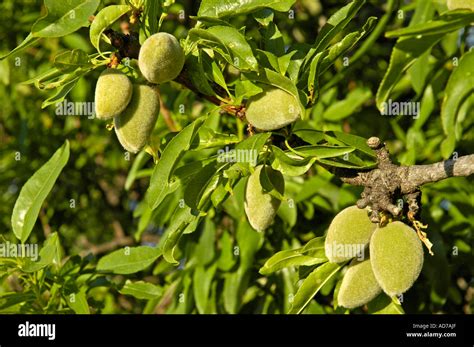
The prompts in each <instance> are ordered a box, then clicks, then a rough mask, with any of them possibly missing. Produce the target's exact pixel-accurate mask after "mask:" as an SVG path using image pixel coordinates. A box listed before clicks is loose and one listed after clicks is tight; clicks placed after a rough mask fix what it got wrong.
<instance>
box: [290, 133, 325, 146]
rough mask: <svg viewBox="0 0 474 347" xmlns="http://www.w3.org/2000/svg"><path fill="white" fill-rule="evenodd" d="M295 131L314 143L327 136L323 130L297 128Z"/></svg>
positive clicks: (303, 138) (308, 141)
mask: <svg viewBox="0 0 474 347" xmlns="http://www.w3.org/2000/svg"><path fill="white" fill-rule="evenodd" d="M293 133H294V134H295V135H296V136H298V137H299V138H300V139H302V140H303V141H305V142H307V143H310V144H312V145H317V144H318V143H320V142H321V141H323V140H324V138H325V134H324V132H323V131H320V130H314V129H295V130H294V131H293Z"/></svg>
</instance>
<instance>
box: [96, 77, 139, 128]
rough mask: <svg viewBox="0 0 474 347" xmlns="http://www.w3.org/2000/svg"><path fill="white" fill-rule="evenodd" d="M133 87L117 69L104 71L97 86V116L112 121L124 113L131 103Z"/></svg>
mask: <svg viewBox="0 0 474 347" xmlns="http://www.w3.org/2000/svg"><path fill="white" fill-rule="evenodd" d="M132 92H133V86H132V82H130V79H129V78H128V77H127V75H125V74H124V73H123V72H121V71H120V70H117V69H106V70H104V71H103V72H102V73H101V74H100V76H99V79H98V80H97V84H96V86H95V102H94V105H95V115H96V117H97V118H98V119H110V118H113V117H115V116H118V115H119V114H120V113H122V112H123V111H124V110H125V108H126V107H127V106H128V104H129V103H130V100H131V98H132Z"/></svg>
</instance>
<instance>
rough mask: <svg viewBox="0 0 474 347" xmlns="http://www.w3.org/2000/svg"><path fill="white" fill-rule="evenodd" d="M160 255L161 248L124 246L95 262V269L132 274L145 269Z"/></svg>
mask: <svg viewBox="0 0 474 347" xmlns="http://www.w3.org/2000/svg"><path fill="white" fill-rule="evenodd" d="M160 255H161V249H160V248H157V247H148V246H139V247H124V248H121V249H118V250H116V251H114V252H112V253H110V254H107V255H106V256H104V257H102V258H101V259H100V260H99V263H98V264H97V270H98V271H105V272H113V273H116V274H123V275H126V274H132V273H135V272H138V271H142V270H144V269H146V268H147V267H148V266H150V265H151V264H152V263H153V262H154V261H155V260H156V259H158V257H159V256H160Z"/></svg>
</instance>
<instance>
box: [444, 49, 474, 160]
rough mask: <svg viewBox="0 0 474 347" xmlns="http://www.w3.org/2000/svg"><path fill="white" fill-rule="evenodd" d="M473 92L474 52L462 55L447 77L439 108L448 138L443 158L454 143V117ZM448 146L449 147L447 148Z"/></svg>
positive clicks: (448, 153) (450, 151) (447, 155)
mask: <svg viewBox="0 0 474 347" xmlns="http://www.w3.org/2000/svg"><path fill="white" fill-rule="evenodd" d="M473 92H474V51H470V52H468V53H466V54H464V55H463V56H462V57H461V59H460V60H459V65H458V66H457V67H456V68H455V69H454V71H453V73H452V74H451V76H450V77H449V81H448V85H447V86H446V91H445V94H444V99H443V105H442V108H441V120H442V124H443V130H444V133H445V134H446V135H447V136H448V139H446V140H445V142H444V146H445V147H446V149H445V150H443V156H444V157H445V158H447V157H449V156H450V155H451V154H452V151H453V150H454V146H455V143H456V138H455V132H454V129H455V124H456V115H457V114H458V111H459V109H460V108H461V105H462V103H463V102H464V101H465V100H466V98H467V97H468V96H469V95H472V93H473ZM448 144H450V146H448Z"/></svg>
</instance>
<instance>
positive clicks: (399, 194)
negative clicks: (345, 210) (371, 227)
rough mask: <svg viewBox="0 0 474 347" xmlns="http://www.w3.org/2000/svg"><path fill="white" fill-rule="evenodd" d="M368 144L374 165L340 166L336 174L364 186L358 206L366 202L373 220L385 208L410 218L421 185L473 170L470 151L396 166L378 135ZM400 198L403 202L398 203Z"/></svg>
mask: <svg viewBox="0 0 474 347" xmlns="http://www.w3.org/2000/svg"><path fill="white" fill-rule="evenodd" d="M367 144H368V145H369V146H370V147H371V148H372V149H374V150H375V152H376V155H377V164H378V165H377V168H376V169H373V170H370V171H362V172H354V171H350V170H339V171H336V172H335V174H336V175H337V176H339V177H340V178H341V180H342V181H343V182H346V183H349V184H352V185H358V186H364V191H363V192H362V194H361V199H360V200H359V201H358V202H357V206H359V207H360V208H364V207H366V206H369V207H370V208H371V210H372V214H371V219H372V221H374V222H379V221H380V212H388V213H390V214H391V215H393V216H395V217H397V216H400V214H401V213H402V212H406V213H407V214H408V217H409V218H410V219H413V218H414V217H415V215H416V214H417V213H418V212H419V205H418V204H419V200H420V194H421V193H420V187H421V186H423V185H424V184H427V183H433V182H438V181H441V180H443V179H446V178H449V177H455V176H469V175H472V174H474V155H472V154H471V155H467V156H463V157H460V158H458V159H450V160H446V161H442V162H439V163H435V164H430V165H412V166H398V165H395V164H393V163H392V161H391V160H390V154H389V153H388V150H387V149H386V148H385V144H383V143H381V141H380V139H378V138H377V137H371V138H370V139H369V140H367ZM400 199H402V201H404V203H402V204H400V203H399V202H400Z"/></svg>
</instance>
